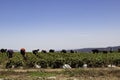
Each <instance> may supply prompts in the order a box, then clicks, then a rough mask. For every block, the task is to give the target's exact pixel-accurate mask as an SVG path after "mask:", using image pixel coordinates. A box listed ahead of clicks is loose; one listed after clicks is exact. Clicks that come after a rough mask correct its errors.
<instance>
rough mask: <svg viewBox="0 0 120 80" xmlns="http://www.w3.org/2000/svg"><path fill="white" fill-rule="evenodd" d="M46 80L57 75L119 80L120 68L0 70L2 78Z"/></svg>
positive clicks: (58, 78)
mask: <svg viewBox="0 0 120 80" xmlns="http://www.w3.org/2000/svg"><path fill="white" fill-rule="evenodd" d="M39 77H40V78H41V79H39V80H46V79H47V78H48V77H56V80H64V79H66V78H67V79H66V80H74V79H73V78H77V79H78V80H119V78H120V69H114V68H86V69H83V68H80V69H65V70H63V69H62V70H61V71H49V70H48V71H47V70H44V69H43V70H40V71H25V72H19V71H18V72H16V71H14V69H13V70H7V71H0V78H8V79H12V80H36V79H38V78H39Z"/></svg>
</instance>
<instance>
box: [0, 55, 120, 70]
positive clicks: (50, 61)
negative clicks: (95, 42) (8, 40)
mask: <svg viewBox="0 0 120 80" xmlns="http://www.w3.org/2000/svg"><path fill="white" fill-rule="evenodd" d="M35 64H37V65H40V66H41V67H42V68H62V66H63V65H64V64H69V65H70V66H71V67H72V68H79V67H82V66H83V64H87V65H88V67H107V65H109V64H113V65H116V66H120V53H108V54H102V53H99V54H92V53H38V54H37V56H36V55H34V54H32V53H26V60H24V58H23V57H22V55H21V54H20V53H14V55H13V58H11V59H9V58H8V57H7V55H6V54H5V53H1V54H0V65H4V67H6V68H9V67H12V65H14V66H15V67H16V68H18V67H21V66H22V67H25V68H33V67H34V66H35Z"/></svg>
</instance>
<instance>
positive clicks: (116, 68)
mask: <svg viewBox="0 0 120 80" xmlns="http://www.w3.org/2000/svg"><path fill="white" fill-rule="evenodd" d="M75 69H76V68H73V69H67V70H75ZM77 69H81V70H111V69H113V70H120V67H115V68H77ZM64 70H66V69H42V68H40V69H34V68H32V69H0V71H15V72H36V71H45V72H60V71H64Z"/></svg>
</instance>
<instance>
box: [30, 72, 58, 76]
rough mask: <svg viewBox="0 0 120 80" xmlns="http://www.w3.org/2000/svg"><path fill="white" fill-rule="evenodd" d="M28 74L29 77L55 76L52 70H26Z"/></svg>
mask: <svg viewBox="0 0 120 80" xmlns="http://www.w3.org/2000/svg"><path fill="white" fill-rule="evenodd" d="M28 75H30V76H31V77H51V76H56V75H57V74H56V73H54V72H28Z"/></svg>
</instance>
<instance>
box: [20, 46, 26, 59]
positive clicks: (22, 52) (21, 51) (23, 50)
mask: <svg viewBox="0 0 120 80" xmlns="http://www.w3.org/2000/svg"><path fill="white" fill-rule="evenodd" d="M20 53H21V55H22V56H23V58H24V59H26V57H25V53H26V50H25V48H21V49H20Z"/></svg>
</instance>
